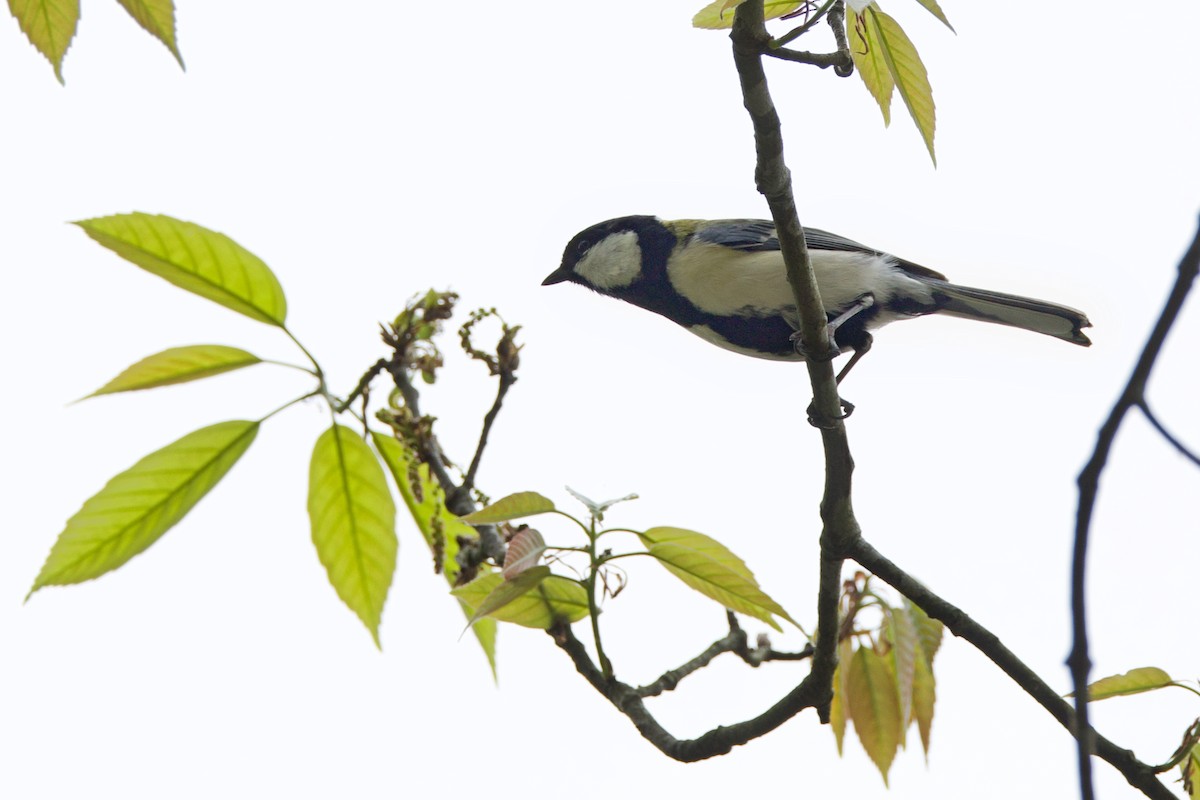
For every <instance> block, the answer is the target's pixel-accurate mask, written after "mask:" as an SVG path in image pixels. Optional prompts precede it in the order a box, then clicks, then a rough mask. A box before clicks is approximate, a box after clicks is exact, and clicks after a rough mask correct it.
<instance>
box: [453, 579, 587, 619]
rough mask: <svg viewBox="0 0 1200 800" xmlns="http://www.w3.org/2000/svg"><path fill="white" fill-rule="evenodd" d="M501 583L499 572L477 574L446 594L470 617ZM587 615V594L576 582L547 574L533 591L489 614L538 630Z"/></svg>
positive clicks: (502, 580)
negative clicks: (466, 582)
mask: <svg viewBox="0 0 1200 800" xmlns="http://www.w3.org/2000/svg"><path fill="white" fill-rule="evenodd" d="M503 582H504V579H503V578H502V577H501V576H500V573H498V572H490V573H488V574H486V575H480V576H479V577H478V578H476V579H475V580H473V581H471V582H470V583H468V584H467V585H466V586H460V587H458V588H457V589H454V590H453V591H451V592H450V594H452V595H454V596H455V597H457V598H458V599H459V600H461V601H463V603H464V604H465V605H466V606H467V607H469V608H470V609H471V610H472V614H474V610H475V609H477V608H479V606H480V605H481V604H482V603H483V601H484V599H485V598H486V597H487V596H488V595H489V594H491V593H492V591H493V590H494V589H495V588H496V587H497V586H499V585H500V584H501V583H503ZM587 615H588V601H587V591H586V590H585V589H584V588H583V587H582V586H580V585H579V583H578V582H577V581H573V580H570V579H568V578H564V577H561V576H559V575H551V576H550V577H548V578H546V579H545V580H543V581H542V582H541V584H540V585H539V586H538V587H537V589H536V591H532V592H528V593H526V594H524V595H522V596H520V597H518V598H517V599H516V600H514V601H512V602H511V603H508V604H507V605H505V606H504V607H502V608H500V609H498V610H496V611H494V612H492V617H494V618H495V619H498V620H501V621H502V622H512V623H515V624H517V625H522V626H524V627H526V628H539V629H542V630H545V629H546V628H549V627H550V626H551V625H553V624H554V621H555V620H556V619H560V618H561V619H566V620H567V621H568V622H578V621H579V620H581V619H583V618H584V617H586V616H587Z"/></svg>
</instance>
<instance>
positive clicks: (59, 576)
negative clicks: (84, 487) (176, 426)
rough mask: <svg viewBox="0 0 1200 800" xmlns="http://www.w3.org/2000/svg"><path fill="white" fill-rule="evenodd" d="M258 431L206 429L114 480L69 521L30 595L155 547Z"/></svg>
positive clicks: (249, 425)
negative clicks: (45, 587) (160, 538)
mask: <svg viewBox="0 0 1200 800" xmlns="http://www.w3.org/2000/svg"><path fill="white" fill-rule="evenodd" d="M258 426H259V423H257V422H245V421H240V420H239V421H232V422H221V423H218V424H216V425H210V426H209V427H207V428H201V429H200V430H198V431H194V432H192V433H189V434H188V435H187V436H184V437H183V438H182V439H179V440H177V441H175V442H172V443H171V444H169V445H167V446H166V447H164V448H162V449H161V450H156V451H155V452H153V453H151V454H150V455H148V456H146V457H145V458H143V459H142V460H141V461H139V462H137V463H136V464H134V465H133V466H132V467H130V468H129V469H127V470H125V471H124V472H122V473H121V474H119V475H117V476H116V477H114V478H113V479H112V480H110V481H109V482H108V483H107V484H106V485H105V486H104V488H103V489H101V490H100V491H99V492H97V493H96V494H95V495H93V496H92V497H91V498H90V499H88V500H87V502H85V503H84V504H83V508H81V509H80V510H79V511H78V513H76V514H75V516H73V517H71V519H69V520H67V526H66V528H64V529H63V531H62V533H60V534H59V535H58V539H57V541H55V543H54V547H53V548H52V549H51V550H50V555H49V556H48V557H47V558H46V563H45V564H43V565H42V570H41V572H39V573H38V576H37V579H36V580H35V581H34V582H33V588H31V589H30V590H29V594H30V595H32V594H33V593H34V592H36V591H37V590H38V589H40V588H42V587H43V586H51V585H54V586H63V585H66V584H71V583H80V582H82V581H87V580H91V579H92V578H98V577H100V576H101V575H103V574H104V573H106V572H111V571H112V570H114V569H116V568H117V567H119V566H121V565H122V564H124V563H125V562H126V561H128V560H129V559H131V558H133V557H134V556H136V555H137V554H138V553H140V552H142V551H143V550H145V549H146V548H147V547H149V546H150V545H152V544H154V543H155V542H156V541H158V539H159V537H161V536H162V535H163V534H164V533H166V532H167V531H168V530H170V529H171V527H172V526H173V525H175V523H177V522H179V520H181V519H183V517H184V516H185V515H186V514H187V513H188V512H189V511H191V510H192V507H193V506H195V505H196V503H198V502H199V501H200V498H202V497H204V495H206V494H208V492H209V491H210V490H211V489H212V488H213V487H214V486H216V485H217V483H218V482H220V480H221V478H223V477H225V473H227V472H229V469H230V468H231V467H232V466H233V465H234V464H236V463H237V460H238V459H239V458H241V457H242V454H243V453H245V452H246V449H247V448H248V447H250V444H251V443H252V442H253V441H254V437H255V436H256V435H257V434H258ZM28 598H29V596H28V595H27V596H26V599H28Z"/></svg>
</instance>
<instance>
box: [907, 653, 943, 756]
mask: <svg viewBox="0 0 1200 800" xmlns="http://www.w3.org/2000/svg"><path fill="white" fill-rule="evenodd" d="M913 667H914V669H913V689H912V716H913V719H914V720H916V722H917V730H918V731H920V733H921V746H922V747H923V748H925V757H926V759H928V758H929V734H930V731H931V730H932V729H933V705H934V703H935V702H936V701H937V691H936V689H937V687H936V685H935V682H934V679H933V667H931V666H930V665H929V662H928V661H926V660H925V659H924V658H918V659H917V660H916V663H915V664H914V665H913Z"/></svg>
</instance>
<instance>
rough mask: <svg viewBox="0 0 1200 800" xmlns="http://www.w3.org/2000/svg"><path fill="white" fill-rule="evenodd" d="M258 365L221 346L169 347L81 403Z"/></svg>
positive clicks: (253, 357) (251, 358)
mask: <svg viewBox="0 0 1200 800" xmlns="http://www.w3.org/2000/svg"><path fill="white" fill-rule="evenodd" d="M261 362H262V359H260V358H259V357H258V356H256V355H254V354H253V353H247V352H246V351H245V350H239V349H238V348H236V347H226V346H225V345H222V344H194V345H189V346H188V347H172V348H170V349H168V350H163V351H162V352H161V353H155V354H154V355H152V356H146V357H145V358H143V359H142V360H141V361H139V362H137V363H136V364H134V365H133V366H131V367H129V368H128V369H126V370H125V371H124V372H122V373H121V374H120V375H118V376H117V377H115V378H113V379H112V380H111V381H109V382H108V383H106V384H104V385H103V386H101V387H100V388H99V389H97V390H96V391H94V392H92V393H91V394H89V395H88V396H87V397H85V398H83V399H84V400H86V399H87V398H88V397H96V396H98V395H102V394H114V393H116V392H133V391H137V390H140V389H154V388H156V387H159V386H170V385H172V384H175V383H186V382H188V381H195V380H199V379H201V378H207V377H210V376H212V375H220V374H221V373H222V372H229V371H231V370H235V369H241V368H242V367H248V366H250V365H252V364H259V363H261Z"/></svg>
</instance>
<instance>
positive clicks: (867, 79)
mask: <svg viewBox="0 0 1200 800" xmlns="http://www.w3.org/2000/svg"><path fill="white" fill-rule="evenodd" d="M871 31H872V27H871V26H869V25H867V20H866V17H865V16H864V15H863V13H861V12H858V11H855V10H853V9H848V10H847V14H846V40H847V41H848V42H849V44H850V56H851V58H853V59H854V69H855V70H856V71H857V72H858V76H859V77H860V78H862V82H863V85H864V86H866V87H867V91H868V92H870V93H871V96H872V97H874V98H875V102H876V103H878V104H879V110H880V111H882V112H883V124H884V127H887V126H888V125H891V124H892V89H894V88H895V86H896V82H895V81H894V80H892V73H891V72H890V71H888V66H887V61H885V60H884V58H883V48H881V47H878V46H876V44H875V43H874V40H873V38H872V34H871Z"/></svg>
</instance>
